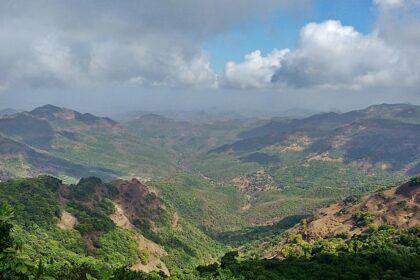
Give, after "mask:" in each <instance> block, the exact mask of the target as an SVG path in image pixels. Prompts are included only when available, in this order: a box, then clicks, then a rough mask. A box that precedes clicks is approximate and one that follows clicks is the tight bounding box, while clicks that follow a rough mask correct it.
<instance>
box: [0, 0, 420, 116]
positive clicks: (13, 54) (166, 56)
mask: <svg viewBox="0 0 420 280" xmlns="http://www.w3.org/2000/svg"><path fill="white" fill-rule="evenodd" d="M419 15H420V1H418V0H374V1H368V0H357V1H346V0H340V1H322V0H318V1H315V0H314V1H310V0H307V1H305V0H299V1H288V0H281V1H279V0H275V1H272V0H259V1H254V0H230V1H221V0H212V1H207V0H203V1H194V0H183V1H147V0H141V1H124V2H120V1H119V2H115V1H71V2H65V1H50V0H42V1H6V0H3V1H1V3H0V109H1V108H7V107H12V108H16V109H30V108H33V107H35V106H39V105H43V104H46V103H52V104H55V105H59V106H65V107H70V108H74V109H78V110H81V111H89V112H93V113H99V114H115V113H119V112H126V111H132V110H147V111H159V110H203V109H204V110H208V109H217V110H227V111H240V112H245V113H246V112H248V111H249V112H251V111H252V112H254V111H259V112H279V111H287V110H290V109H296V108H297V109H311V110H322V111H327V110H350V109H354V108H360V107H366V106H368V105H371V104H375V103H413V104H420V98H419V96H420V92H419V89H420V52H419V49H420V16H419Z"/></svg>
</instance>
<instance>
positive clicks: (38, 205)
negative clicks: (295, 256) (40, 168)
mask: <svg viewBox="0 0 420 280" xmlns="http://www.w3.org/2000/svg"><path fill="white" fill-rule="evenodd" d="M0 201H2V203H8V204H9V205H11V207H12V208H13V209H14V212H15V217H16V224H15V230H14V232H13V235H14V236H16V237H18V238H19V239H20V240H21V241H22V242H24V244H25V247H24V248H23V249H24V251H25V256H26V257H27V258H29V259H31V260H34V261H35V260H40V259H41V260H43V261H44V262H47V263H51V262H57V263H60V264H61V265H66V264H67V265H74V264H82V263H84V264H85V265H86V266H87V267H88V268H89V270H92V271H93V272H94V271H99V270H100V271H106V270H110V269H115V268H118V267H123V266H127V267H131V268H132V269H134V270H139V271H146V272H149V271H162V272H163V273H164V274H167V275H168V274H169V273H170V271H171V272H176V271H178V270H179V269H180V268H188V267H194V266H196V265H198V264H199V263H200V262H204V261H205V262H207V261H208V260H209V259H212V258H217V256H218V255H219V254H220V253H221V252H222V247H221V246H220V245H218V243H217V242H215V241H213V240H212V239H210V238H209V237H207V236H206V235H205V234H204V233H203V232H202V231H201V230H199V229H198V228H197V227H195V226H193V225H192V224H190V223H189V222H188V221H187V220H186V219H185V218H184V217H183V216H182V214H181V213H177V212H176V210H175V208H174V207H173V206H171V205H170V204H167V203H165V202H164V201H163V200H162V199H160V198H159V197H158V196H157V195H156V193H155V192H153V191H151V190H150V189H149V188H148V187H147V186H145V185H143V184H142V183H141V182H139V181H138V180H136V179H132V180H131V181H124V180H116V181H113V182H111V183H104V182H102V181H101V180H100V179H98V178H95V177H89V178H83V179H81V180H80V182H79V183H78V184H75V185H66V184H63V183H62V181H60V180H58V179H56V178H53V177H49V176H40V177H36V178H31V179H17V180H10V181H6V182H2V183H0Z"/></svg>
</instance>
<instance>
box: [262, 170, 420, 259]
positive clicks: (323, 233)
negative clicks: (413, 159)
mask: <svg viewBox="0 0 420 280" xmlns="http://www.w3.org/2000/svg"><path fill="white" fill-rule="evenodd" d="M419 207H420V180H419V177H414V178H412V179H411V180H410V181H408V182H406V183H403V184H402V185H400V186H398V187H392V188H388V189H385V190H381V191H377V192H375V193H374V194H371V195H368V196H364V197H362V196H350V197H347V198H345V199H344V200H342V201H341V202H338V203H334V204H331V205H329V206H328V207H324V208H320V209H317V210H316V211H315V212H314V214H313V215H312V216H311V217H310V218H309V219H305V220H303V221H301V222H300V223H299V224H298V225H296V226H295V227H293V228H292V229H290V230H288V231H287V233H285V234H284V235H283V236H282V237H280V238H279V239H278V243H277V244H276V241H275V240H276V239H274V240H272V241H270V242H269V243H265V244H264V245H263V246H262V247H263V248H264V247H265V248H264V249H262V251H260V254H262V255H263V256H264V257H265V258H269V259H272V258H285V257H287V256H288V255H289V254H292V253H293V252H295V253H296V252H298V251H299V250H304V247H305V246H309V245H310V244H318V243H319V242H321V241H323V240H331V241H334V240H336V239H337V238H339V239H341V240H342V241H343V242H350V241H351V240H352V239H356V238H358V236H362V235H366V234H369V233H372V232H375V231H377V230H378V229H380V228H386V227H388V226H390V227H393V228H397V229H400V230H405V229H410V228H414V227H418V226H420V211H419ZM297 240H301V241H299V242H301V243H299V242H298V241H297ZM336 246H338V244H336Z"/></svg>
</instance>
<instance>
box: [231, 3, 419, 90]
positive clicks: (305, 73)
mask: <svg viewBox="0 0 420 280" xmlns="http://www.w3.org/2000/svg"><path fill="white" fill-rule="evenodd" d="M377 2H378V4H379V1H377ZM397 4H398V3H397V2H396V1H392V0H389V1H388V2H387V5H397ZM381 5H385V4H384V3H381ZM387 14H388V15H389V12H388V11H387ZM378 22H379V21H378ZM407 23H410V24H411V25H410V24H407ZM400 26H401V27H403V28H402V29H401V30H400V31H399V32H396V30H395V29H393V28H391V27H390V26H389V25H388V24H386V25H384V24H381V25H379V24H378V28H377V29H376V30H375V31H374V32H372V33H371V34H367V35H365V34H362V33H360V32H358V31H357V30H355V29H354V28H353V27H352V26H344V25H343V24H341V22H340V21H335V20H327V21H324V22H321V23H314V22H313V23H309V24H307V25H305V26H304V27H303V28H302V29H301V31H300V35H299V40H298V46H297V48H296V49H294V50H292V51H289V50H274V51H273V52H272V53H271V54H269V55H268V56H266V57H262V56H261V54H260V52H259V51H255V52H253V53H251V54H249V55H247V56H246V57H245V60H244V61H243V62H240V63H234V62H229V63H227V64H226V70H225V77H224V79H225V83H224V84H225V85H229V86H235V87H238V88H248V87H251V88H267V87H273V86H276V87H281V88H283V89H284V88H289V89H290V88H305V89H315V88H317V89H345V90H362V89H368V88H371V87H389V86H392V87H419V86H420V62H419V61H420V54H419V52H418V49H419V48H420V46H419V43H420V40H418V39H419V38H420V37H418V35H419V34H420V33H419V32H418V30H420V29H419V28H420V25H419V24H418V22H416V21H413V20H410V21H408V22H406V23H404V24H403V23H400ZM385 27H386V28H385ZM415 30H417V31H415Z"/></svg>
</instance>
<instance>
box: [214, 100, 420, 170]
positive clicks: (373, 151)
mask: <svg viewBox="0 0 420 280" xmlns="http://www.w3.org/2000/svg"><path fill="white" fill-rule="evenodd" d="M419 136H420V106H414V105H407V104H392V105H388V104H382V105H376V106H371V107H369V108H367V109H364V110H358V111H351V112H348V113H343V114H338V113H323V114H317V115H314V116H311V117H308V118H303V119H294V120H272V121H270V122H268V123H267V124H265V125H263V126H260V127H257V128H254V129H252V130H249V131H246V132H243V133H242V134H241V135H240V137H241V138H242V139H241V140H239V141H236V142H234V143H232V144H228V145H224V146H221V147H219V148H217V149H215V150H213V151H214V152H227V151H234V152H237V153H238V154H241V153H255V152H257V151H261V150H264V151H265V152H270V151H271V152H272V153H273V154H275V153H276V151H283V152H286V151H288V152H292V151H293V150H295V151H296V152H300V153H301V154H305V155H306V160H318V159H322V160H335V161H340V162H344V163H346V164H353V165H360V166H365V167H369V166H378V167H380V168H383V169H386V170H390V171H403V172H406V173H407V174H409V175H413V174H415V173H416V172H418V170H420V167H419V165H418V164H419V163H418V161H420V138H419ZM333 155H335V156H333ZM257 162H260V161H259V160H257Z"/></svg>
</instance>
